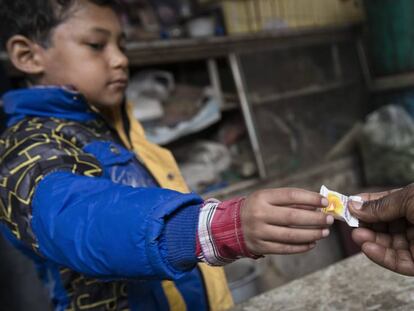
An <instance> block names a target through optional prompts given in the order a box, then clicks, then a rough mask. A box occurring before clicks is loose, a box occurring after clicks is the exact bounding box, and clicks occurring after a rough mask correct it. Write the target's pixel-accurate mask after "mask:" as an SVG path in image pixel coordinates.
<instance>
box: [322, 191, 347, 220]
mask: <svg viewBox="0 0 414 311" xmlns="http://www.w3.org/2000/svg"><path fill="white" fill-rule="evenodd" d="M327 199H328V202H329V205H328V206H327V207H325V208H324V209H323V211H324V212H325V213H330V214H335V215H339V216H341V215H342V214H343V210H344V206H343V204H342V202H341V199H340V198H339V197H338V196H337V195H335V194H333V193H329V194H328V197H327Z"/></svg>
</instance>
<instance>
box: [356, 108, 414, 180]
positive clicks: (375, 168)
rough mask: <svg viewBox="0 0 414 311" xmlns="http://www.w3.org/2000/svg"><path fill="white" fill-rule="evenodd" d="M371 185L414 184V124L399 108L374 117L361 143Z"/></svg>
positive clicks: (382, 110)
mask: <svg viewBox="0 0 414 311" xmlns="http://www.w3.org/2000/svg"><path fill="white" fill-rule="evenodd" d="M359 143H360V147H361V151H362V157H363V161H364V172H365V177H366V181H367V183H368V185H370V186H374V185H375V186H384V185H387V186H388V185H390V186H391V185H405V184H408V183H411V182H413V181H414V121H413V119H412V117H411V116H410V115H409V114H408V113H407V112H406V111H405V110H404V108H402V107H400V106H397V105H388V106H384V107H382V108H381V109H379V110H377V111H375V112H373V113H371V114H370V115H369V116H368V117H367V121H366V123H365V125H364V127H363V129H362V135H361V138H360V140H359Z"/></svg>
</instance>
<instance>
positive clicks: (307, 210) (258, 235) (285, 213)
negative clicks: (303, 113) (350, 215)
mask: <svg viewBox="0 0 414 311" xmlns="http://www.w3.org/2000/svg"><path fill="white" fill-rule="evenodd" d="M327 205H328V201H327V199H325V198H324V197H322V196H321V195H320V194H319V193H315V192H310V191H306V190H302V189H295V188H279V189H269V190H261V191H258V192H255V193H253V194H252V195H250V196H248V197H247V198H246V200H245V201H244V204H243V206H242V208H241V223H242V227H243V233H244V239H245V243H246V246H247V248H248V250H249V251H250V252H251V253H253V254H256V255H265V254H294V253H301V252H306V251H308V250H310V249H312V248H313V247H314V246H315V243H316V241H318V240H320V239H322V238H324V237H327V236H328V235H329V229H328V227H329V226H330V225H332V224H333V222H334V218H333V217H332V216H330V215H326V214H323V213H321V212H319V211H316V209H317V208H320V207H324V206H327Z"/></svg>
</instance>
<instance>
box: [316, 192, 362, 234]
mask: <svg viewBox="0 0 414 311" xmlns="http://www.w3.org/2000/svg"><path fill="white" fill-rule="evenodd" d="M320 194H321V195H323V196H324V197H325V198H327V199H328V202H329V205H328V206H327V207H324V208H322V212H324V213H326V214H329V215H332V216H334V217H335V218H336V219H339V220H342V221H345V222H346V223H347V224H348V225H349V226H350V227H358V226H359V221H358V219H357V218H355V217H354V216H352V215H351V213H350V212H349V209H348V202H349V201H356V202H362V199H361V197H358V196H350V197H348V196H346V195H343V194H340V193H339V192H335V191H332V190H329V189H328V188H326V187H325V186H322V187H321V191H320Z"/></svg>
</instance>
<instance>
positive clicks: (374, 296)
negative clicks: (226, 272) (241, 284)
mask: <svg viewBox="0 0 414 311" xmlns="http://www.w3.org/2000/svg"><path fill="white" fill-rule="evenodd" d="M260 310H284V311H285V310H289V311H293V310H298V311H299V310H301V311H302V310H347V311H348V310H358V311H360V310H393V311H394V310H414V277H405V276H402V275H399V274H396V273H393V272H391V271H389V270H386V269H384V268H382V267H380V266H378V265H376V264H374V263H372V262H371V261H370V260H369V259H367V258H366V257H365V255H363V254H358V255H356V256H354V257H351V258H348V259H346V260H343V261H340V262H338V263H336V264H334V265H332V266H329V267H327V268H325V269H323V270H320V271H317V272H315V273H313V274H310V275H308V276H306V277H303V278H301V279H298V280H295V281H292V282H291V283H288V284H286V285H284V286H281V287H278V288H275V289H273V290H271V291H269V292H267V293H265V294H262V295H260V296H257V297H255V298H253V299H251V300H249V301H247V302H245V303H243V304H240V305H238V306H236V307H235V308H234V309H233V311H260Z"/></svg>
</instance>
